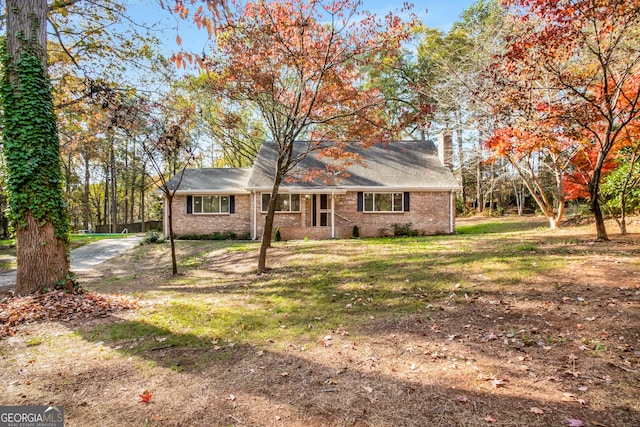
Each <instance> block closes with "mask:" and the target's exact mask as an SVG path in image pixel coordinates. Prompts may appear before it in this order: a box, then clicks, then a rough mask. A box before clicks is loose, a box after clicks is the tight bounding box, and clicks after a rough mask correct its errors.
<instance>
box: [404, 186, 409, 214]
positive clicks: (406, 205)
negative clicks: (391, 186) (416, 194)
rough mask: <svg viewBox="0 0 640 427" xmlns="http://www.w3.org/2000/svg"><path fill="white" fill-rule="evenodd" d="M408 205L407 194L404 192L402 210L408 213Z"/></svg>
mask: <svg viewBox="0 0 640 427" xmlns="http://www.w3.org/2000/svg"><path fill="white" fill-rule="evenodd" d="M410 204H411V203H410V201H409V192H408V191H405V192H404V209H403V210H404V211H405V212H409V207H410V206H409V205H410Z"/></svg>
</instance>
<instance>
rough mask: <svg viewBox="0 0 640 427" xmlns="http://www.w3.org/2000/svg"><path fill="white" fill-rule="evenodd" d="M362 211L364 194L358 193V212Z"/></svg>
mask: <svg viewBox="0 0 640 427" xmlns="http://www.w3.org/2000/svg"><path fill="white" fill-rule="evenodd" d="M363 210H364V193H363V192H362V191H358V212H362V211H363Z"/></svg>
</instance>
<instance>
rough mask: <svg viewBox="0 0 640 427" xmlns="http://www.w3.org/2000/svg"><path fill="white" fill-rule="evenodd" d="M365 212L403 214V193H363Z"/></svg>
mask: <svg viewBox="0 0 640 427" xmlns="http://www.w3.org/2000/svg"><path fill="white" fill-rule="evenodd" d="M364 211H365V212H403V211H404V193H364Z"/></svg>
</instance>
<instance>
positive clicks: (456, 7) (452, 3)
mask: <svg viewBox="0 0 640 427" xmlns="http://www.w3.org/2000/svg"><path fill="white" fill-rule="evenodd" d="M163 1H164V3H165V4H172V3H173V0H163ZM474 1H475V0H422V1H414V2H411V1H409V3H413V5H414V8H413V12H414V13H415V14H416V15H417V16H418V17H419V18H420V19H421V20H422V22H423V23H424V24H425V25H426V26H428V27H432V28H440V29H441V30H443V31H447V30H449V28H450V27H451V24H453V23H454V22H455V21H456V20H457V19H458V17H459V16H460V14H461V13H462V12H463V11H464V10H465V9H466V8H468V7H469V6H470V5H471V4H473V3H474ZM128 2H129V5H130V6H129V8H128V10H129V13H131V15H132V17H133V18H134V20H135V21H137V22H145V23H146V24H148V25H151V26H153V27H154V28H155V29H156V30H158V31H157V33H156V35H157V36H158V37H159V38H160V40H161V42H162V43H163V48H162V50H163V51H165V52H175V51H177V50H179V47H178V46H177V44H176V41H175V40H176V35H177V34H178V33H179V34H180V37H181V38H182V40H183V46H182V47H183V48H184V49H185V50H190V51H192V52H196V53H199V52H202V51H203V50H207V45H208V42H207V34H206V31H204V30H202V31H197V30H196V27H195V24H192V23H191V22H189V21H180V20H177V19H175V18H172V17H171V16H170V15H169V14H168V13H167V12H166V11H163V10H161V9H160V7H159V6H158V0H128ZM403 3H404V1H403V0H386V1H385V0H363V5H364V8H365V9H367V10H369V11H371V12H374V13H376V14H378V15H385V14H387V13H388V12H390V11H394V10H397V9H399V8H401V7H402V5H403ZM176 25H178V29H177V30H176V28H175V27H176Z"/></svg>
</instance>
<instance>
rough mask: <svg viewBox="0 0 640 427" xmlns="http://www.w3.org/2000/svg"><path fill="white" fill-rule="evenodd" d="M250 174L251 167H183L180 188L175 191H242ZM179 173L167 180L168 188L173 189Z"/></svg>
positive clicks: (231, 192) (229, 192) (232, 192)
mask: <svg viewBox="0 0 640 427" xmlns="http://www.w3.org/2000/svg"><path fill="white" fill-rule="evenodd" d="M250 176H251V168H197V169H196V168H193V169H185V171H184V176H183V177H182V182H181V183H180V188H178V191H177V192H176V193H195V192H197V193H207V192H218V193H219V192H224V193H228V194H235V193H243V192H245V191H246V190H245V188H246V187H247V183H248V182H249V177H250ZM179 179H180V175H179V174H178V175H176V176H174V177H173V178H171V179H170V180H169V183H168V185H169V189H170V190H173V189H174V188H175V187H176V185H177V184H178V181H179Z"/></svg>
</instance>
